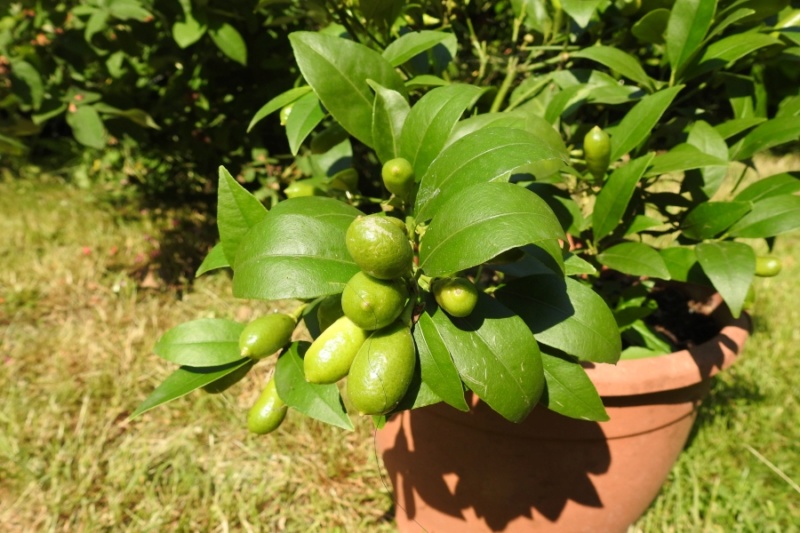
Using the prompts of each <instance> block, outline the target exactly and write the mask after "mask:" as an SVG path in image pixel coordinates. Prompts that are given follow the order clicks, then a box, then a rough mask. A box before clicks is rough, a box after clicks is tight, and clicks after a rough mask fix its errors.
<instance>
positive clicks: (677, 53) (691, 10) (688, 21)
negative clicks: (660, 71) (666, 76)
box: [665, 0, 717, 73]
mask: <svg viewBox="0 0 800 533" xmlns="http://www.w3.org/2000/svg"><path fill="white" fill-rule="evenodd" d="M716 7H717V2H716V0H675V4H674V5H673V6H672V11H671V13H670V17H669V22H668V23H667V33H666V36H665V41H666V44H667V57H668V58H669V64H670V66H671V67H672V71H673V73H675V72H679V71H680V70H681V67H683V66H684V65H685V64H686V63H687V62H688V61H689V59H691V57H692V56H693V55H694V54H695V53H696V52H697V51H698V49H699V47H700V44H701V43H702V42H703V38H704V37H705V36H706V33H707V32H708V29H709V27H710V26H711V21H712V20H714V12H715V11H716Z"/></svg>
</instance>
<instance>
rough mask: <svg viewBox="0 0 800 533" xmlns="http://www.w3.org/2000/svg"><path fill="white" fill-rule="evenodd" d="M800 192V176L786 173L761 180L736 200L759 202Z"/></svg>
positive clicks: (747, 188)
mask: <svg viewBox="0 0 800 533" xmlns="http://www.w3.org/2000/svg"><path fill="white" fill-rule="evenodd" d="M797 192H800V174H799V173H797V172H784V173H782V174H775V175H774V176H768V177H765V178H761V179H760V180H758V181H755V182H753V183H751V184H750V185H748V186H747V187H745V188H744V189H743V190H742V191H741V192H739V194H737V195H736V197H735V198H734V200H736V201H737V202H758V201H760V200H764V199H766V198H771V197H773V196H783V195H789V194H795V193H797Z"/></svg>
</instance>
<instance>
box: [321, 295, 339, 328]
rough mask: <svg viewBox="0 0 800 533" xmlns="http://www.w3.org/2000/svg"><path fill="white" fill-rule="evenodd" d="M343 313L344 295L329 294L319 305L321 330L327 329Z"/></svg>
mask: <svg viewBox="0 0 800 533" xmlns="http://www.w3.org/2000/svg"><path fill="white" fill-rule="evenodd" d="M343 315H344V311H342V297H341V296H339V295H338V294H335V295H333V296H328V297H327V298H325V299H324V300H322V301H321V302H320V303H319V306H317V324H318V325H319V330H320V331H325V330H326V329H328V328H329V327H330V326H331V324H333V323H334V322H336V321H337V320H339V319H340V318H341V317H342V316H343Z"/></svg>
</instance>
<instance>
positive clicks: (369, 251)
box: [345, 215, 414, 279]
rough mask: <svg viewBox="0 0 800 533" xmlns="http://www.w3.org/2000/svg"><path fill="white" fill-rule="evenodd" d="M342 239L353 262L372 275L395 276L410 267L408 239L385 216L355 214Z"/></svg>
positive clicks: (384, 277)
mask: <svg viewBox="0 0 800 533" xmlns="http://www.w3.org/2000/svg"><path fill="white" fill-rule="evenodd" d="M345 242H346V244H347V251H348V252H350V256H351V257H352V258H353V261H355V263H356V265H358V267H359V268H360V269H361V270H363V271H364V272H366V273H367V274H369V275H370V276H372V277H374V278H378V279H394V278H399V277H401V276H403V275H405V274H407V273H408V272H409V271H410V270H411V262H412V260H413V257H414V252H413V251H412V250H411V243H409V242H408V238H407V237H406V234H405V233H404V232H403V231H402V230H401V229H400V228H399V227H398V226H397V225H395V223H394V222H392V221H390V220H389V219H388V218H387V217H385V216H380V215H370V216H361V217H357V218H356V219H355V220H353V222H352V223H351V224H350V227H348V228H347V234H346V237H345Z"/></svg>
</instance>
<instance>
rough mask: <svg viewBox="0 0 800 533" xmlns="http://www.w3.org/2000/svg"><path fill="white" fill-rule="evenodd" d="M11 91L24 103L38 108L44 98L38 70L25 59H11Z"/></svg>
mask: <svg viewBox="0 0 800 533" xmlns="http://www.w3.org/2000/svg"><path fill="white" fill-rule="evenodd" d="M10 80H11V91H12V92H13V93H14V94H15V95H17V97H18V98H19V99H20V100H22V101H23V102H25V103H26V104H28V105H30V106H31V107H33V109H39V107H40V106H41V105H42V100H43V99H44V82H43V81H42V76H41V75H40V74H39V71H38V70H37V69H36V67H34V66H33V65H31V64H30V63H28V62H27V61H21V60H18V59H16V60H12V61H11V76H10Z"/></svg>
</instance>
